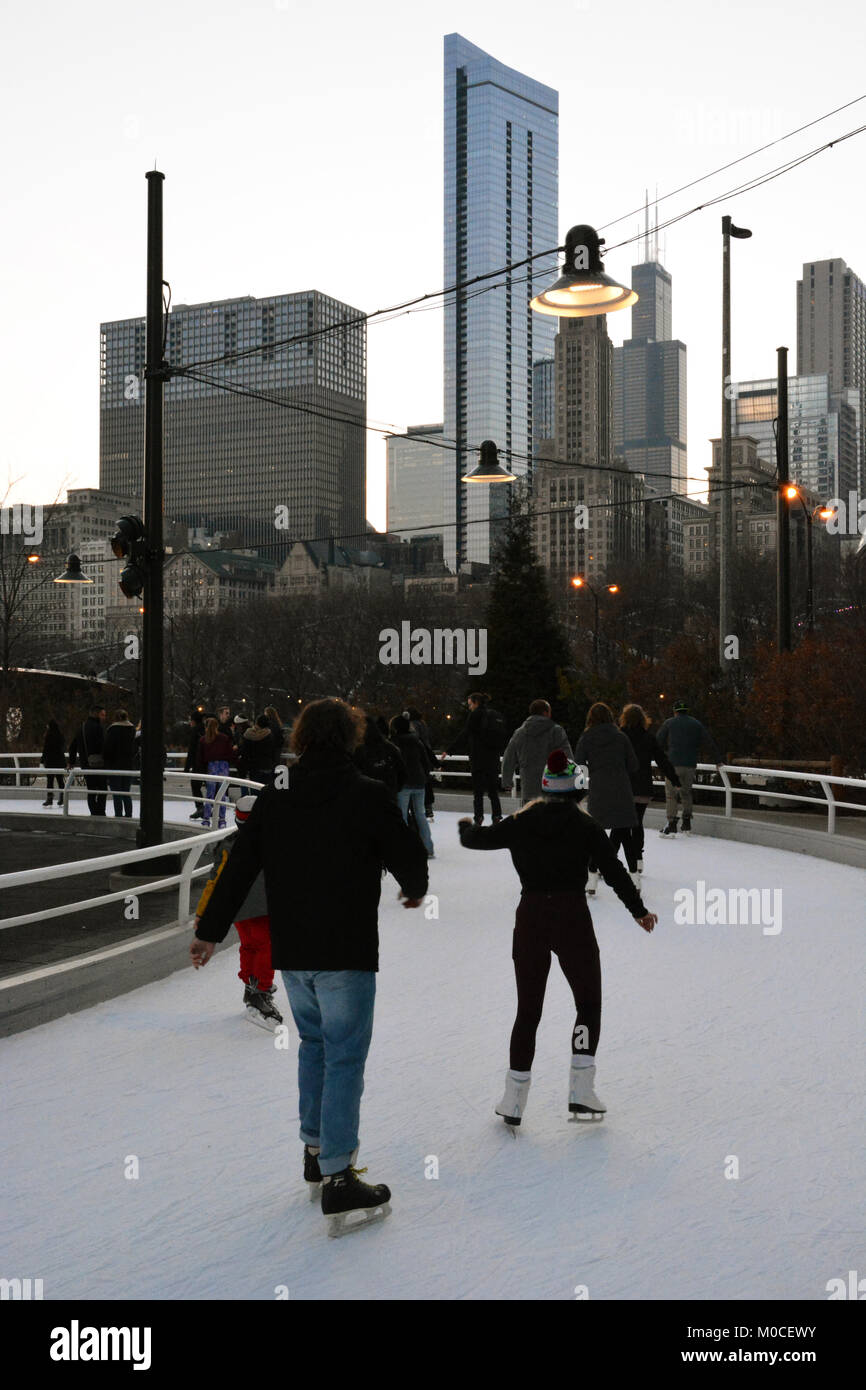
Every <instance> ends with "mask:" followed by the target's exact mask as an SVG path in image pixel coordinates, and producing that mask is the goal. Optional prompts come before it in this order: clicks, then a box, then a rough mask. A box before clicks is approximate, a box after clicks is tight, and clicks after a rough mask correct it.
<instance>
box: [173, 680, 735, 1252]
mask: <svg viewBox="0 0 866 1390" xmlns="http://www.w3.org/2000/svg"><path fill="white" fill-rule="evenodd" d="M467 707H468V716H467V720H466V723H465V726H464V727H463V729H462V730H461V731H460V733H459V735H458V737H457V738H456V739H455V740H454V742H453V743H452V744H451V746H450V747H449V748H447V749H445V750H443V752H442V753H441V754H437V753H436V752H434V750H433V747H432V744H431V741H430V737H429V731H428V729H427V726H426V724H425V722H424V720H423V719H422V717H421V715H420V713H419V711H418V710H417V709H414V708H411V707H409V708H406V709H404V710H402V711H401V712H399V713H398V714H396V715H394V716H393V717H392V718H391V720H390V721H387V722H386V721H385V720H384V719H383V718H382V717H380V716H376V715H373V714H365V713H364V712H363V711H360V710H357V709H354V708H352V707H350V706H349V705H347V704H345V703H344V702H343V701H341V700H338V699H326V700H318V701H313V702H312V703H311V704H309V705H307V706H306V707H305V708H304V709H303V710H302V711H301V714H300V715H299V717H298V720H297V722H296V724H295V726H294V728H293V730H292V733H291V752H290V757H291V758H292V759H293V763H292V768H291V775H290V777H289V779H288V782H287V784H286V785H284V786H275V785H273V783H272V784H271V785H268V786H266V787H265V788H264V790H263V791H262V792H261V793H260V794H258V795H256V796H253V797H250V798H249V801H248V803H247V805H246V806H245V807H244V814H243V824H242V826H241V829H240V830H239V833H238V835H237V837H236V838H235V839H234V844H233V845H232V847H231V848H230V849H228V848H224V849H223V850H222V852H221V858H220V864H219V866H218V870H217V872H216V873H215V874H214V876H213V877H212V879H211V880H210V881H209V883H208V885H207V888H206V890H205V893H204V894H203V895H202V899H201V901H200V903H199V905H198V909H197V913H196V919H195V929H194V930H195V934H194V938H193V941H192V943H191V946H190V958H191V961H192V964H193V965H194V966H195V967H196V968H199V967H200V966H202V965H206V964H207V962H208V961H209V960H210V958H211V955H212V954H213V950H214V947H215V945H216V944H217V943H218V942H220V941H222V940H224V939H225V937H226V935H227V933H228V931H229V930H230V928H231V926H232V923H233V922H234V923H238V922H240V924H241V935H242V942H243V936H244V932H245V930H246V927H247V925H248V924H249V923H250V922H252V921H253V920H256V921H257V922H258V923H259V924H260V925H261V927H262V928H263V927H264V922H265V921H266V922H267V930H266V932H265V931H264V929H262V931H261V932H260V935H259V938H258V944H257V948H256V949H257V950H258V951H259V952H260V955H259V958H258V961H259V963H258V965H257V967H256V968H257V969H258V970H259V976H257V977H256V978H257V979H258V982H259V985H260V986H261V984H262V981H263V980H264V982H265V984H266V987H265V989H264V990H262V989H261V988H260V989H259V990H258V1000H257V1002H256V1003H255V1004H254V1005H253V1008H252V1010H251V1012H252V1013H258V1014H259V1016H260V1017H259V1019H254V1021H261V1022H262V1023H263V1024H264V1026H266V1027H268V1026H274V1025H275V1022H276V1021H277V1020H279V1021H281V1015H280V1014H279V1012H278V1010H277V1009H276V1006H275V1004H274V1002H273V994H274V992H275V986H274V984H273V978H274V974H273V972H274V971H275V970H278V971H280V972H281V974H282V979H283V983H284V985H285V989H286V993H287V996H288V1000H289V1005H290V1008H291V1012H292V1016H293V1019H294V1022H295V1025H296V1027H297V1030H298V1034H299V1038H300V1046H299V1053H298V1086H299V1104H300V1139H301V1141H302V1143H303V1146H304V1155H303V1175H304V1179H305V1181H306V1183H307V1184H308V1187H309V1190H310V1195H311V1197H313V1198H319V1199H320V1202H321V1210H322V1212H323V1213H324V1215H325V1216H326V1217H327V1218H328V1220H329V1223H330V1225H331V1230H330V1232H329V1233H330V1234H342V1232H343V1231H344V1230H345V1229H352V1228H353V1227H352V1226H351V1225H349V1226H347V1224H346V1223H347V1221H348V1220H349V1218H350V1217H352V1218H354V1217H356V1216H357V1217H358V1222H357V1224H359V1225H360V1224H366V1222H367V1221H368V1220H371V1219H381V1218H382V1217H383V1216H384V1215H387V1214H388V1212H389V1210H390V1196H391V1194H390V1190H389V1189H388V1188H387V1187H386V1186H385V1185H384V1184H375V1185H374V1184H368V1183H365V1182H363V1181H362V1180H361V1174H362V1173H363V1172H365V1171H366V1170H365V1169H358V1168H356V1167H355V1160H356V1158H357V1154H358V1145H359V1136H358V1129H359V1123H360V1100H361V1094H362V1092H363V1087H364V1068H365V1063H366V1058H367V1052H368V1049H369V1045H370V1040H371V1037H372V1027H373V1004H374V999H375V982H376V974H377V972H378V968H379V960H378V915H377V914H378V903H379V898H380V893H381V883H382V877H383V876H384V874H385V873H386V872H390V873H391V874H392V875H393V876H394V878H395V879H396V880H397V883H398V885H399V889H400V893H399V896H400V897H401V899H402V900H403V904H404V906H405V907H406V908H417V907H419V906H421V904H422V902H423V901H424V898H425V895H426V893H427V889H428V886H429V879H428V864H429V862H430V860H432V859H434V858H435V853H434V848H433V843H432V837H431V835H430V829H429V821H430V820H432V819H433V818H434V812H433V799H432V791H433V788H432V779H433V778H434V777H435V776H436V775H437V772H438V768H439V767H440V766H441V763H442V761H443V759H444V758H446V757H447V756H449V755H450V754H455V753H458V752H461V751H464V750H465V751H466V752H467V754H468V758H469V765H470V775H471V779H472V788H473V816H472V818H471V819H470V818H469V817H465V818H462V819H461V820H460V822H459V825H458V831H459V838H460V842H461V844H462V845H463V846H464V847H465V848H467V849H474V850H497V849H508V850H509V852H510V854H511V858H512V861H513V864H514V867H515V869H516V870H517V873H518V875H519V878H520V882H521V897H520V902H519V905H518V908H517V916H516V922H515V931H514V934H513V939H512V940H513V945H512V955H513V962H514V970H515V980H516V986H517V1016H516V1019H515V1022H514V1026H513V1029H512V1034H511V1042H510V1055H509V1067H508V1070H507V1072H506V1080H505V1093H504V1095H503V1098H502V1100H501V1101H500V1103H499V1105H497V1106H496V1107H495V1111H496V1114H498V1115H500V1116H501V1117H502V1119H503V1120H505V1122H506V1124H507V1125H509V1126H511V1132H516V1127H517V1126H518V1125H519V1124H520V1123H521V1120H522V1117H523V1112H524V1109H525V1106H526V1101H527V1095H528V1091H529V1085H530V1082H531V1069H532V1063H533V1058H534V1050H535V1035H536V1031H537V1028H538V1025H539V1022H540V1019H541V1011H542V1006H543V999H544V992H545V985H546V980H547V976H548V973H549V969H550V964H551V959H552V956H553V955H556V957H557V959H558V961H559V964H560V966H561V968H562V970H563V973H564V974H565V977H566V979H567V981H568V983H569V986H570V987H571V990H572V993H573V997H574V1003H575V1024H574V1028H573V1030H572V1038H571V1047H570V1064H569V1089H568V1109H569V1113H570V1117H571V1118H573V1119H575V1120H598V1119H601V1118H602V1117H603V1115H604V1113H605V1106H604V1104H603V1102H602V1101H601V1100H600V1099H599V1097H598V1095H597V1094H596V1091H595V1086H594V1082H595V1056H596V1049H597V1046H598V1041H599V1035H600V1017H601V970H600V964H599V956H598V946H597V943H596V939H595V934H594V930H593V925H592V920H591V917H590V913H589V908H588V903H587V894H588V893H589V895H590V896H591V895H592V894H593V893H594V888H595V884H597V882H598V877H599V876H601V877H603V878H604V879H605V881H606V882H607V883H608V884H609V885H610V887H611V888H612V889H613V891H614V892H615V893H616V895H617V896H618V898H619V899H620V901H621V902H622V903H623V905H624V907H625V908H626V910H627V911H628V912H629V914H630V915H631V916H632V917H633V918H634V919H635V920H636V921H637V923H638V924H639V926H640V927H641V928H642V930H643V931H644V932H647V933H649V932H652V931H653V929H654V927H655V925H656V923H657V921H658V918H657V917H656V915H655V914H654V913H652V912H650V911H649V909H648V908H647V906H646V905H645V903H644V902H643V899H642V897H641V891H640V871H641V868H642V847H643V838H642V837H643V825H642V822H643V814H644V811H645V808H646V805H647V803H648V802H649V800H650V798H651V795H652V765H653V764H655V765H656V766H657V767H658V768H659V769H660V771H661V772H662V773H663V775H664V776H665V778H666V780H667V786H668V792H669V796H672V797H673V802H672V803H671V802H670V801H669V803H668V813H669V814H668V822H667V826H666V830H668V831H669V833H671V834H672V833H675V831H676V823H677V819H678V807H677V797H679V796H682V798H683V816H684V828H686V829H689V828H690V824H691V800H690V791H691V783H692V781H693V779H694V767H695V762H696V761H697V754H698V753H699V752H700V748H701V746H702V744H704V743H707V742H709V743H710V745H711V746H713V745H712V740H711V738H710V736H709V734H708V732H707V730H706V729H704V727H703V725H701V724H699V722H698V721H697V720H694V719H693V718H692V716H691V715H689V713H688V711H687V709H686V707H685V705H684V704H683V703H682V702H679V703H678V705H677V706H676V711H675V714H674V715H673V716H672V719H671V720H668V721H666V722H665V724H664V725H663V726H662V728H661V729H660V730H659V732H658V734H657V735H654V734H653V733H652V732H651V731H650V727H649V725H650V721H649V719H648V718H647V716H646V714H645V713H644V711H643V710H642V709H641V708H640V707H639V706H638V705H635V704H632V705H628V706H626V708H625V709H623V711H622V712H621V714H620V715H619V717H618V718H617V717H615V715H614V712H613V711H612V710H611V709H610V707H609V706H608V705H606V704H604V703H603V702H596V703H595V704H593V705H592V706H591V707H590V710H589V712H588V715H587V719H586V725H585V727H584V729H583V730H582V731H580V733H579V735H578V736H577V737H576V738H575V739H574V740H570V739H569V737H568V735H567V733H566V730H565V729H564V728H563V727H562V726H561V725H559V724H557V723H556V722H555V721H554V720H553V719H552V715H551V708H550V704H549V702H547V701H546V700H541V699H538V700H534V701H533V702H532V704H531V705H530V707H529V714H528V717H527V719H526V720H525V721H524V722H523V723H522V724H521V725H520V727H519V728H518V729H516V730H515V731H514V732H513V733H512V734H511V736H510V737H507V736H506V735H505V732H504V727H503V726H504V721H503V720H502V717H501V715H499V714H498V712H497V711H496V710H495V709H494V708H493V707H492V706H491V704H490V701H489V699H488V697H487V696H486V695H484V694H483V693H481V692H476V693H474V694H472V695H470V696H469V697H468V700H467ZM210 734H211V743H213V748H214V750H216V744H215V741H214V740H215V731H214V730H213V729H211V731H210ZM572 743H573V744H574V746H573V747H572ZM207 746H210V745H207ZM715 751H716V752H717V750H715ZM208 770H209V771H213V772H217V771H218V770H219V769H217V768H215V767H214V768H212V767H210V765H209V767H208ZM684 773H685V774H687V775H683V774H684ZM518 774H519V775H520V779H521V801H522V805H521V808H520V810H519V811H518V812H517V813H516V814H514V815H511V816H503V814H502V806H501V801H500V796H499V791H500V776H501V785H502V790H503V792H504V793H505V794H510V792H511V787H512V783H513V779H514V778H515V777H516V776H517V775H518ZM587 792H588V794H589V803H588V807H587V809H588V814H587V813H586V810H585V809H584V807H583V805H582V803H583V801H584V799H585V798H586V796H587ZM485 798H488V799H489V801H490V806H491V824H490V825H485V824H484V800H485ZM620 848H622V850H623V852H624V854H625V856H626V862H627V865H628V872H627V871H626V869H625V868H624V867H623V865H622V864H621V863H620V861H619V858H618V850H619V849H620ZM256 894H258V896H256ZM262 907H264V908H265V909H266V913H265V914H262V913H261V912H260V909H261V908H262ZM253 913H255V917H253V916H251V915H250V914H253ZM240 973H241V977H242V978H243V969H242V970H241V972H240ZM247 984H248V981H247Z"/></svg>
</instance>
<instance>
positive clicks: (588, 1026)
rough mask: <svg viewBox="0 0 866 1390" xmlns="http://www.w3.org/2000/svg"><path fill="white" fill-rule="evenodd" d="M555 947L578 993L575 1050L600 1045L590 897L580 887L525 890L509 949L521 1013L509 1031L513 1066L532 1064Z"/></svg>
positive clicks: (598, 975)
mask: <svg viewBox="0 0 866 1390" xmlns="http://www.w3.org/2000/svg"><path fill="white" fill-rule="evenodd" d="M551 952H553V953H554V954H555V955H556V956H557V957H558V959H559V965H560V969H561V970H562V973H563V975H564V976H565V978H566V980H567V981H568V983H569V986H570V988H571V992H572V994H573V995H574V1006H575V1009H576V1010H577V1016H576V1018H575V1024H574V1030H573V1032H572V1036H571V1050H572V1052H586V1053H589V1054H591V1055H592V1056H594V1055H595V1052H596V1048H597V1047H598V1037H599V1033H600V1031H601V964H600V962H599V958H598V942H597V941H596V939H595V932H594V931H593V928H592V918H591V917H590V915H589V908H588V907H587V905H586V898H585V897H584V894H583V892H582V890H580V889H578V890H577V891H573V890H566V891H560V892H552V893H524V894H523V896H522V897H521V899H520V903H519V905H518V908H517V917H516V919H515V924H514V945H513V948H512V952H511V956H512V959H513V961H514V974H515V977H516V980H517V1018H516V1019H515V1020H514V1028H513V1029H512V1033H511V1054H510V1066H511V1069H512V1071H530V1070H531V1069H532V1060H533V1058H534V1056H535V1034H536V1032H537V1030H538V1025H539V1023H540V1022H541V1011H542V1009H543V1007H544V991H545V988H546V986H547V976H548V974H549V972H550V955H551ZM582 1029H585V1030H586V1033H585V1034H584V1033H583V1032H581V1031H580V1030H582Z"/></svg>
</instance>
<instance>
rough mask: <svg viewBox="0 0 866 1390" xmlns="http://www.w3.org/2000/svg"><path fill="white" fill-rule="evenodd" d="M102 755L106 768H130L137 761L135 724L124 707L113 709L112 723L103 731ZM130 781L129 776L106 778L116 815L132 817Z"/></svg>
mask: <svg viewBox="0 0 866 1390" xmlns="http://www.w3.org/2000/svg"><path fill="white" fill-rule="evenodd" d="M103 756H104V757H105V766H106V767H107V768H126V767H128V768H129V769H130V770H132V769H133V768H134V767H135V766H136V765H137V763H138V748H137V747H136V743H135V725H134V724H133V723H132V721H131V720H130V718H129V715H128V714H127V712H126V710H125V709H118V710H115V712H114V723H113V724H109V726H108V728H107V729H106V731H105V742H104V744H103ZM131 783H132V778H131V777H117V776H111V775H110V776H109V778H108V785H109V787H110V788H111V794H112V800H113V801H114V814H115V815H116V816H125V817H127V818H131V817H132V797H131V796H130V795H129V788H130V785H131Z"/></svg>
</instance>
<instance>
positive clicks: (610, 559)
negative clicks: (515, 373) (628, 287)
mask: <svg viewBox="0 0 866 1390" xmlns="http://www.w3.org/2000/svg"><path fill="white" fill-rule="evenodd" d="M612 351H613V349H612V346H611V341H610V338H609V337H608V332H607V321H606V319H605V316H604V315H603V314H599V315H596V316H595V317H592V318H582V319H560V321H559V332H558V333H557V335H556V342H555V347H554V360H555V364H556V368H555V386H556V400H555V410H554V436H553V438H552V439H548V440H542V441H540V444H539V455H540V457H539V460H538V462H537V463H536V465H535V468H534V471H533V539H534V544H535V549H536V553H537V554H538V557H539V559H540V561H541V563H542V564H543V565H544V567H545V569H547V570H549V571H550V575H551V581H552V583H553V584H554V587H560V588H561V587H562V586H563V585H564V584H566V583H568V582H569V580H570V579H571V578H572V577H574V576H575V575H578V574H580V575H583V576H584V577H585V578H589V579H593V578H602V577H605V576H606V575H608V574H610V573H612V572H613V569H614V568H615V566H616V565H617V564H620V563H624V562H625V561H627V560H628V561H631V560H634V559H636V558H640V557H641V556H642V555H643V551H644V545H645V534H644V514H643V502H644V484H643V478H641V477H640V476H639V475H636V474H635V473H633V472H632V471H631V470H629V469H628V468H627V467H626V464H625V461H624V460H622V459H619V458H615V457H614V451H613V418H612V408H611V407H612V401H611V354H612ZM549 460H552V461H549Z"/></svg>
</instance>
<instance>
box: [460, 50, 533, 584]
mask: <svg viewBox="0 0 866 1390" xmlns="http://www.w3.org/2000/svg"><path fill="white" fill-rule="evenodd" d="M558 153H559V96H558V93H557V92H555V91H553V90H552V88H550V87H545V86H544V85H543V84H542V83H540V82H535V81H533V79H532V78H530V77H526V76H524V74H523V73H520V72H516V71H515V70H514V69H513V68H507V67H505V66H504V65H503V64H502V63H499V62H497V61H496V59H495V58H492V57H491V56H490V54H489V53H485V52H483V50H482V49H480V48H476V47H475V45H474V44H471V43H469V42H468V41H467V40H466V39H464V38H463V37H462V36H461V35H460V34H448V35H447V36H446V39H445V284H446V286H448V285H455V284H460V283H462V282H464V281H466V280H471V279H472V278H473V277H474V276H477V275H483V274H485V273H487V272H489V271H492V270H497V269H498V268H499V267H501V266H505V265H509V264H511V263H513V262H516V261H522V260H524V259H525V258H526V257H527V256H531V255H534V254H536V253H537V252H539V251H544V250H547V248H548V247H550V248H553V247H555V246H558V244H559V232H558ZM555 272H556V257H555V256H551V257H544V258H542V259H540V260H537V261H534V262H532V264H531V265H529V266H525V267H521V268H520V269H518V270H515V271H513V272H511V273H510V274H508V275H504V274H503V275H498V276H496V277H495V278H494V279H492V280H489V281H486V282H482V283H481V284H479V285H476V286H472V287H471V288H469V289H466V290H463V291H458V292H457V293H455V294H452V295H449V296H448V297H447V299H446V301H445V441H446V442H448V443H452V442H453V444H455V445H456V452H454V453H453V454H452V456H451V457H452V466H451V467H450V468H446V475H445V499H444V500H445V523H446V526H445V558H446V562H447V563H448V564H449V566H451V567H452V568H455V569H456V568H457V567H458V566H459V565H460V564H462V563H465V562H466V561H470V560H477V561H480V562H482V563H486V562H489V560H490V552H491V546H492V544H495V540H496V535H497V531H498V530H499V529H500V527H501V525H502V522H503V519H504V517H505V516H506V514H507V510H508V498H507V497H506V496H504V495H503V494H504V493H505V492H506V491H507V489H505V488H503V487H487V486H484V485H478V486H476V485H472V486H470V487H467V486H466V484H464V483H462V482H461V481H460V479H461V477H462V475H463V474H464V473H466V472H467V471H468V470H469V469H470V468H472V467H473V466H474V464H475V463H476V462H477V457H478V456H477V452H476V451H477V449H478V447H479V445H480V444H481V442H482V440H485V439H492V440H493V441H494V443H495V444H496V445H497V446H498V448H499V457H500V461H501V462H502V463H503V464H505V465H506V466H507V467H508V468H509V470H510V471H511V472H512V473H516V474H518V475H523V474H525V473H526V472H527V471H528V469H529V462H528V461H529V459H530V457H531V454H532V415H533V400H532V394H533V392H532V369H533V366H534V364H535V363H536V362H537V361H539V360H541V359H542V358H551V357H552V356H553V344H554V338H555V336H556V323H555V321H554V320H552V319H549V318H545V317H543V316H541V315H537V314H533V313H532V311H531V309H530V307H529V301H530V300H531V298H532V297H533V295H534V294H536V293H538V291H539V290H540V289H542V288H543V287H544V285H545V284H546V283H547V282H549V281H550V279H551V278H552V277H553V276H554V274H555Z"/></svg>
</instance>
